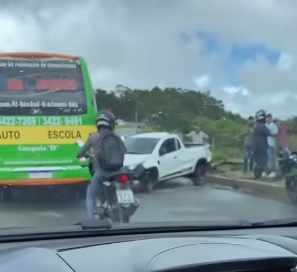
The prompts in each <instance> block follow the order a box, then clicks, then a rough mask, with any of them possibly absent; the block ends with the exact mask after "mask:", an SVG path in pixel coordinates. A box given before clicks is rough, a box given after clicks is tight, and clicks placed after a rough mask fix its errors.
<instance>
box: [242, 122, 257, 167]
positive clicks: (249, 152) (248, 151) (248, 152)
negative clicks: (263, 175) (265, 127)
mask: <svg viewBox="0 0 297 272" xmlns="http://www.w3.org/2000/svg"><path fill="white" fill-rule="evenodd" d="M254 125H255V120H254V117H253V116H250V117H249V118H248V121H247V127H246V128H245V130H244V132H243V133H242V135H241V136H242V137H244V146H243V172H244V173H247V171H248V170H249V171H253V169H254V158H253V149H252V143H253V142H252V137H253V131H254Z"/></svg>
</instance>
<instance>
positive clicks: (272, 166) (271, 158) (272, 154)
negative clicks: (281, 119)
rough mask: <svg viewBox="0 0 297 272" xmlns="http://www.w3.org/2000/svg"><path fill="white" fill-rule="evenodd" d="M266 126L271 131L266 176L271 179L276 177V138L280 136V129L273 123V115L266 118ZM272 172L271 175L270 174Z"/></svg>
mask: <svg viewBox="0 0 297 272" xmlns="http://www.w3.org/2000/svg"><path fill="white" fill-rule="evenodd" d="M266 126H267V128H268V129H269V131H270V134H271V135H270V136H269V137H268V138H267V140H268V164H267V166H266V169H265V173H264V175H265V176H266V175H268V174H269V175H268V177H269V178H274V177H276V167H277V166H276V164H277V162H276V152H277V151H276V136H277V134H278V127H277V125H276V124H275V123H274V122H273V119H272V114H271V113H269V114H267V116H266ZM269 170H270V173H269Z"/></svg>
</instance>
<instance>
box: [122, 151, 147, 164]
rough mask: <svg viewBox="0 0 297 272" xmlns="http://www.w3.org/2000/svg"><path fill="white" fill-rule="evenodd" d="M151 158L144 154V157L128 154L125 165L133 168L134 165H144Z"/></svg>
mask: <svg viewBox="0 0 297 272" xmlns="http://www.w3.org/2000/svg"><path fill="white" fill-rule="evenodd" d="M149 157H150V154H144V155H139V154H126V155H125V160H124V165H125V166H132V165H136V164H139V163H143V162H144V161H145V160H146V159H148V158H149Z"/></svg>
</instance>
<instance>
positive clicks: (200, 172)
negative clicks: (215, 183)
mask: <svg viewBox="0 0 297 272" xmlns="http://www.w3.org/2000/svg"><path fill="white" fill-rule="evenodd" d="M205 178H206V169H205V165H204V164H202V163H198V164H197V165H196V168H195V170H194V176H193V178H192V181H193V184H194V185H195V186H202V185H204V184H205V182H206V180H205Z"/></svg>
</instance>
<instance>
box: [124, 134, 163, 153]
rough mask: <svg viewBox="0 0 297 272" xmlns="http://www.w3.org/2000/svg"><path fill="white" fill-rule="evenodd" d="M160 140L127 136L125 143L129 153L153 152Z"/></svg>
mask: <svg viewBox="0 0 297 272" xmlns="http://www.w3.org/2000/svg"><path fill="white" fill-rule="evenodd" d="M158 142H159V139H157V138H136V137H135V138H134V137H129V138H126V139H125V141H124V143H125V146H126V149H127V151H126V153H127V154H151V153H152V152H153V150H154V148H155V146H156V144H157V143H158Z"/></svg>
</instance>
